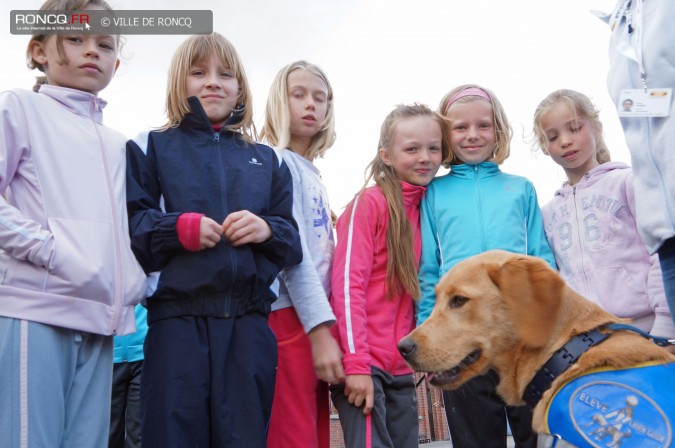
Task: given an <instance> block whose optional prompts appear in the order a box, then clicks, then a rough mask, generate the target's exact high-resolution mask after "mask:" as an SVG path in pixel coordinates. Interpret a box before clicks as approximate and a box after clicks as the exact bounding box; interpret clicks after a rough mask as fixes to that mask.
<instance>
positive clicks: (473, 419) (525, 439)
mask: <svg viewBox="0 0 675 448" xmlns="http://www.w3.org/2000/svg"><path fill="white" fill-rule="evenodd" d="M498 383H499V376H498V375H497V374H496V373H495V372H494V371H492V370H491V371H490V372H488V373H487V374H485V375H483V376H479V377H476V378H473V379H472V380H470V381H468V382H467V383H465V384H464V385H463V386H462V387H460V388H459V389H457V390H453V391H444V392H443V402H444V404H445V415H446V417H447V419H448V426H449V427H450V437H451V438H452V446H453V447H454V448H506V419H507V417H508V420H509V425H510V426H511V433H512V434H513V440H514V442H515V445H516V448H535V447H536V446H537V435H536V434H535V433H534V431H532V412H530V410H529V408H528V407H527V406H506V404H504V401H502V399H501V397H499V395H497V392H496V390H495V389H496V386H497V384H498Z"/></svg>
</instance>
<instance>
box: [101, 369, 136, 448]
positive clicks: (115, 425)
mask: <svg viewBox="0 0 675 448" xmlns="http://www.w3.org/2000/svg"><path fill="white" fill-rule="evenodd" d="M142 367H143V360H141V361H132V362H120V363H117V364H115V365H114V367H113V383H112V404H111V409H110V438H109V440H108V447H109V448H141V369H142Z"/></svg>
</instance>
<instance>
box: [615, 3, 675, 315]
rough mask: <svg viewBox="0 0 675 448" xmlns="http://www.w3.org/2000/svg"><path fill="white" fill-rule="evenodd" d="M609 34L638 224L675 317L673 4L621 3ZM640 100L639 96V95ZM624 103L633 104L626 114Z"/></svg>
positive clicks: (674, 16) (674, 69)
mask: <svg viewBox="0 0 675 448" xmlns="http://www.w3.org/2000/svg"><path fill="white" fill-rule="evenodd" d="M603 19H605V20H606V21H607V22H608V24H609V26H610V30H611V33H612V35H611V38H610V44H609V58H610V68H609V75H608V77H607V86H608V88H609V93H610V95H611V97H612V100H613V101H614V103H615V104H616V105H617V110H618V111H619V116H620V117H621V125H622V126H623V130H624V134H625V137H626V144H627V145H628V149H629V150H630V154H631V160H632V165H633V172H634V175H635V197H636V205H637V223H638V229H639V231H640V234H641V235H642V238H643V240H644V241H645V244H646V245H647V249H648V250H649V252H650V253H656V252H658V254H659V258H660V262H661V270H662V272H663V283H664V287H665V291H666V298H667V299H668V306H669V307H670V310H671V315H672V312H673V310H674V309H675V176H673V175H672V170H673V169H674V168H675V143H674V142H675V116H674V115H673V106H672V103H673V102H672V90H671V91H670V92H668V89H672V88H673V87H674V86H675V46H674V45H673V39H674V38H675V28H673V26H672V23H673V19H675V2H673V1H671V0H619V1H618V2H617V4H616V7H615V8H614V11H613V12H612V14H611V15H608V16H604V17H603ZM636 95H637V96H636ZM626 98H631V99H632V100H633V101H634V107H633V108H632V110H631V111H623V106H622V103H623V101H624V100H625V99H626Z"/></svg>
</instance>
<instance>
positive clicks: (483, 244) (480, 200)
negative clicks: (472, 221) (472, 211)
mask: <svg viewBox="0 0 675 448" xmlns="http://www.w3.org/2000/svg"><path fill="white" fill-rule="evenodd" d="M473 174H474V178H473V181H474V187H475V189H476V199H477V201H476V204H477V207H478V221H479V224H480V241H481V252H485V251H486V250H488V248H487V242H486V235H487V233H486V231H485V220H484V219H483V196H482V194H481V191H480V177H479V175H478V165H474V166H473Z"/></svg>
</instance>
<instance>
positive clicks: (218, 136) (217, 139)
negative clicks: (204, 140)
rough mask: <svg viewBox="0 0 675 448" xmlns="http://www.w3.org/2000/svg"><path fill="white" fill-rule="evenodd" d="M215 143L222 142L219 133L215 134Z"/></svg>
mask: <svg viewBox="0 0 675 448" xmlns="http://www.w3.org/2000/svg"><path fill="white" fill-rule="evenodd" d="M213 141H214V142H216V143H218V142H219V141H220V134H219V133H217V132H214V133H213Z"/></svg>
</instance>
